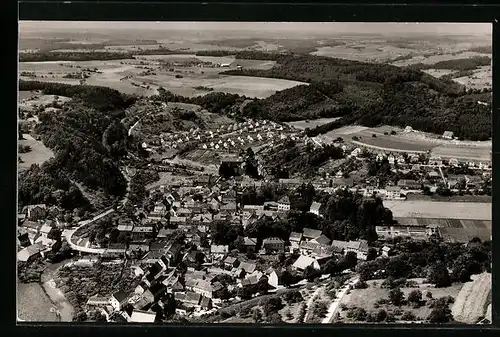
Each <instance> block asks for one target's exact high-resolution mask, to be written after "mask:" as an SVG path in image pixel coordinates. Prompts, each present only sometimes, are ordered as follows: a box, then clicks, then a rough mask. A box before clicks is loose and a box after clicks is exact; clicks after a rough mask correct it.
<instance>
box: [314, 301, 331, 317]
mask: <svg viewBox="0 0 500 337" xmlns="http://www.w3.org/2000/svg"><path fill="white" fill-rule="evenodd" d="M327 312H328V308H327V306H326V303H325V302H322V301H320V302H315V303H314V307H313V315H314V316H316V317H320V318H321V317H324V316H325V315H326V313H327Z"/></svg>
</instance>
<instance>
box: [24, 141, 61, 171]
mask: <svg viewBox="0 0 500 337" xmlns="http://www.w3.org/2000/svg"><path fill="white" fill-rule="evenodd" d="M23 137H24V138H25V139H24V140H18V144H21V145H28V146H30V147H31V151H30V152H28V153H19V154H18V156H19V157H21V159H22V160H23V162H22V163H18V167H19V169H21V170H23V169H28V168H29V167H30V166H31V165H32V164H41V163H43V162H45V161H47V160H49V159H50V158H53V157H54V152H52V150H51V149H49V148H48V147H46V146H45V145H43V143H42V142H41V141H39V140H35V139H34V138H33V137H31V136H30V135H28V134H24V135H23Z"/></svg>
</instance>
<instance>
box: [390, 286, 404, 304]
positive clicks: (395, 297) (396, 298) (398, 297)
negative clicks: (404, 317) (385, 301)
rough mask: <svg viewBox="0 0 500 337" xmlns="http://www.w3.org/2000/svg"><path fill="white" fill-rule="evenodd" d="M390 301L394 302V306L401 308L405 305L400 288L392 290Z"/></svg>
mask: <svg viewBox="0 0 500 337" xmlns="http://www.w3.org/2000/svg"><path fill="white" fill-rule="evenodd" d="M389 299H390V301H391V302H392V304H394V305H397V306H400V305H401V304H403V301H404V294H403V292H402V291H401V289H399V288H395V289H392V290H391V291H390V292H389Z"/></svg>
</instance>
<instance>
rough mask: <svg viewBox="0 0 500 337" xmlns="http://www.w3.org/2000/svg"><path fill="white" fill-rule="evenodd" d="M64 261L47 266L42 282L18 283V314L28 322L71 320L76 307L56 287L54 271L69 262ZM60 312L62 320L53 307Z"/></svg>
mask: <svg viewBox="0 0 500 337" xmlns="http://www.w3.org/2000/svg"><path fill="white" fill-rule="evenodd" d="M68 262H69V261H63V262H59V263H55V264H51V265H49V266H47V268H46V269H45V270H44V271H43V273H42V276H41V283H21V282H19V281H18V283H17V316H18V318H20V319H21V320H23V321H28V322H57V321H61V322H71V321H73V315H74V308H73V306H72V305H71V303H69V301H68V300H67V299H66V297H65V296H64V294H63V293H62V291H61V290H59V289H58V288H56V286H55V282H54V279H53V278H54V273H55V272H56V271H57V269H59V267H61V266H63V265H64V264H66V263H68ZM52 308H55V309H56V310H58V311H59V313H60V320H59V319H58V318H57V317H56V314H55V313H54V312H51V309H52Z"/></svg>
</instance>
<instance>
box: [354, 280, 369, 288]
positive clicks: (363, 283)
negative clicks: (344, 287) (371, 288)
mask: <svg viewBox="0 0 500 337" xmlns="http://www.w3.org/2000/svg"><path fill="white" fill-rule="evenodd" d="M354 288H355V289H366V288H368V283H366V282H365V281H359V282H358V283H356V285H355V286H354Z"/></svg>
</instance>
